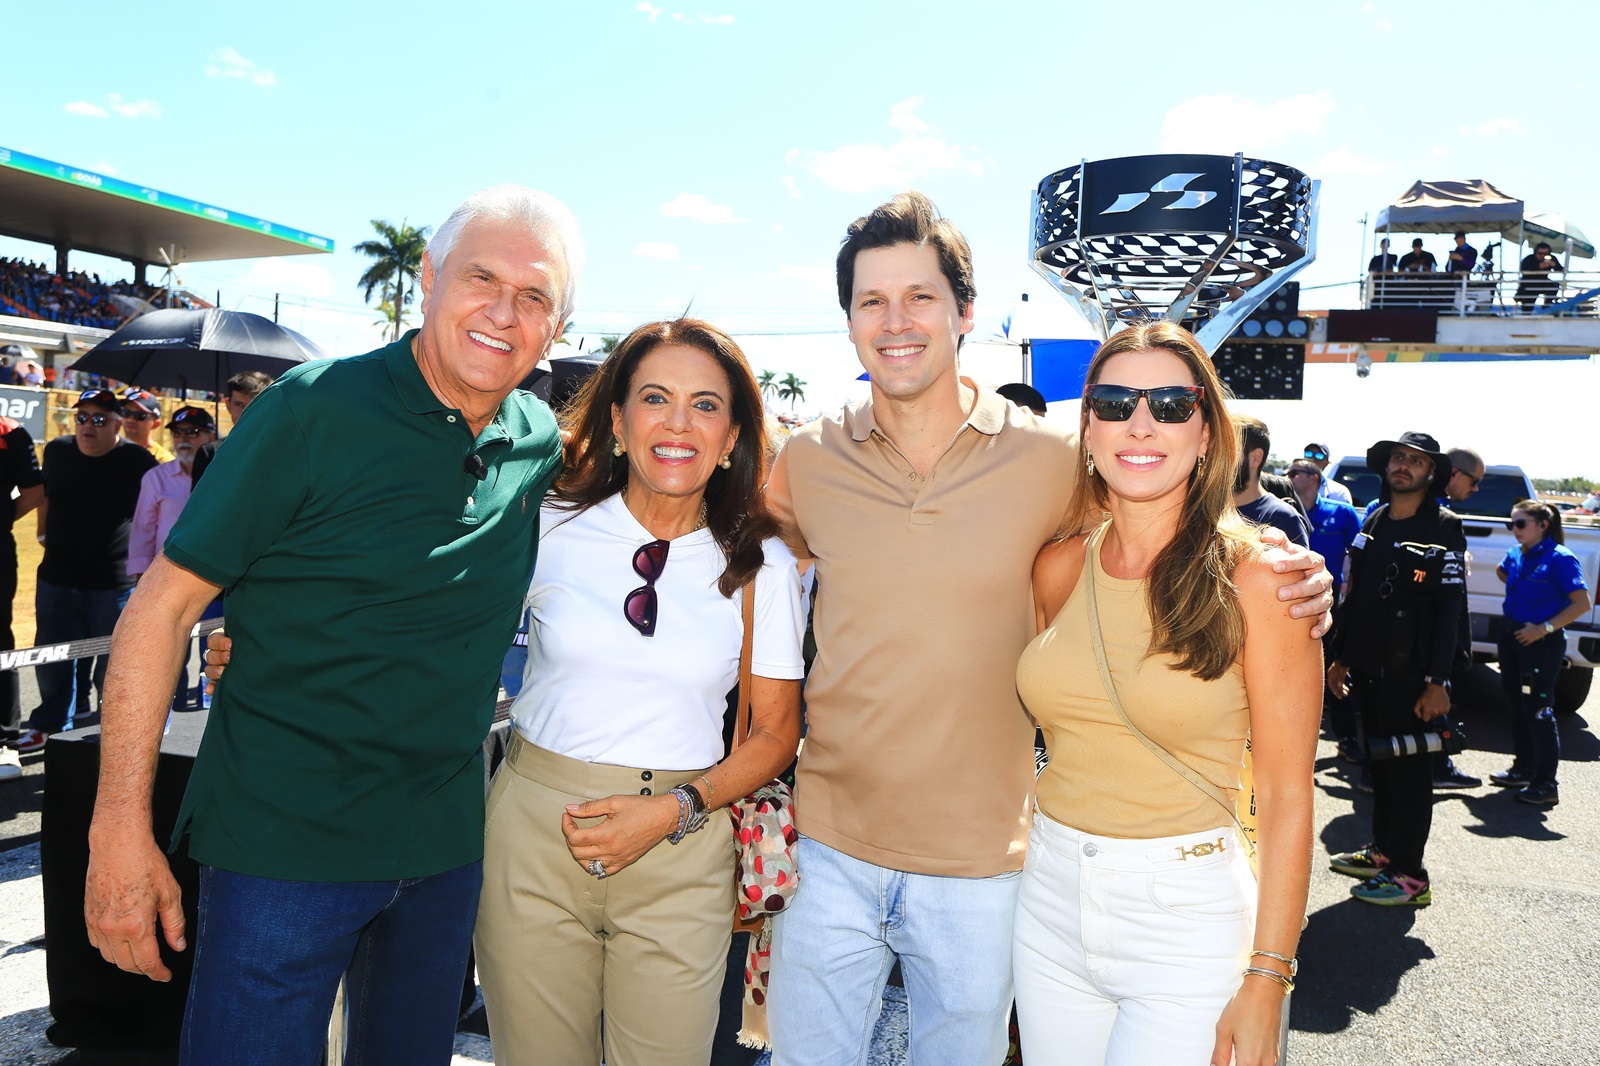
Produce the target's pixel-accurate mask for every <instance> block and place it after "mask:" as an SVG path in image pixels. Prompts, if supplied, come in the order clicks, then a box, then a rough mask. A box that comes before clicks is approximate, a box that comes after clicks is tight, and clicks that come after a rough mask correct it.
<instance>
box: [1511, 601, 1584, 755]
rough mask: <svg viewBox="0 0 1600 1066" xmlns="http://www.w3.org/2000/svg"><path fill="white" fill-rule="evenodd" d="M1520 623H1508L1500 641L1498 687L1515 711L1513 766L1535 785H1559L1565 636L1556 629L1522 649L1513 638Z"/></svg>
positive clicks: (1512, 734) (1512, 717) (1513, 717)
mask: <svg viewBox="0 0 1600 1066" xmlns="http://www.w3.org/2000/svg"><path fill="white" fill-rule="evenodd" d="M1520 625H1521V623H1519V622H1513V621H1511V619H1509V618H1508V619H1506V621H1505V628H1504V629H1503V630H1502V632H1501V636H1500V683H1501V685H1503V686H1504V688H1505V694H1506V703H1507V704H1509V705H1510V707H1511V752H1512V756H1511V766H1512V768H1513V769H1516V770H1526V771H1528V773H1530V774H1532V775H1533V783H1534V784H1536V785H1553V784H1555V783H1556V768H1557V767H1558V766H1559V765H1560V763H1561V731H1560V730H1559V729H1558V728H1557V726H1556V711H1555V688H1556V675H1557V674H1559V673H1560V672H1561V664H1562V663H1563V662H1564V661H1565V660H1566V657H1567V634H1566V631H1565V630H1562V629H1558V630H1556V631H1555V632H1554V633H1549V634H1546V635H1545V636H1544V637H1543V638H1542V639H1541V640H1539V641H1537V642H1536V643H1534V644H1532V645H1530V646H1528V647H1523V646H1522V645H1521V644H1518V643H1517V638H1515V637H1513V636H1512V635H1511V634H1512V633H1513V632H1515V631H1516V630H1517V629H1518V628H1519V626H1520Z"/></svg>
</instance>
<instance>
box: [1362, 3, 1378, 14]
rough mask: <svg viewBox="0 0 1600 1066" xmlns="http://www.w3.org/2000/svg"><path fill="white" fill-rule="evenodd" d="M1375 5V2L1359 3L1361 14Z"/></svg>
mask: <svg viewBox="0 0 1600 1066" xmlns="http://www.w3.org/2000/svg"><path fill="white" fill-rule="evenodd" d="M1377 6H1378V5H1377V4H1362V5H1361V13H1362V14H1363V15H1365V14H1366V13H1367V12H1368V11H1371V10H1372V9H1373V8H1375V7H1377Z"/></svg>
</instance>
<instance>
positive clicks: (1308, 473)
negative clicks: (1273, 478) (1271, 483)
mask: <svg viewBox="0 0 1600 1066" xmlns="http://www.w3.org/2000/svg"><path fill="white" fill-rule="evenodd" d="M1289 476H1290V477H1316V476H1317V473H1316V471H1314V470H1290V471H1289Z"/></svg>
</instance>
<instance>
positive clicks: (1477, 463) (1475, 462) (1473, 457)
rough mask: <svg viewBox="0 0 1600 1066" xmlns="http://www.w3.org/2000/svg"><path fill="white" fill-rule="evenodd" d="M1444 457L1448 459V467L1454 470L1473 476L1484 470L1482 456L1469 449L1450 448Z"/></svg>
mask: <svg viewBox="0 0 1600 1066" xmlns="http://www.w3.org/2000/svg"><path fill="white" fill-rule="evenodd" d="M1445 455H1446V456H1448V457H1449V459H1450V465H1451V466H1452V467H1453V468H1455V469H1456V470H1461V471H1465V472H1469V473H1474V474H1475V473H1477V472H1478V471H1479V470H1482V469H1484V466H1483V456H1481V455H1479V454H1478V453H1477V452H1475V451H1473V450H1472V449H1471V448H1451V449H1450V450H1449V451H1447V452H1445Z"/></svg>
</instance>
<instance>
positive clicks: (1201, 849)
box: [1178, 837, 1228, 862]
mask: <svg viewBox="0 0 1600 1066" xmlns="http://www.w3.org/2000/svg"><path fill="white" fill-rule="evenodd" d="M1222 841H1223V838H1222V837H1218V838H1217V842H1216V843H1215V844H1213V843H1211V841H1209V840H1208V841H1206V842H1205V843H1204V844H1196V845H1195V846H1194V847H1192V848H1186V847H1184V846H1183V845H1182V844H1179V845H1178V858H1180V859H1182V860H1183V861H1184V862H1188V861H1189V858H1190V856H1193V857H1194V858H1196V859H1203V858H1205V857H1206V856H1207V855H1211V854H1213V853H1215V852H1218V851H1226V850H1228V849H1227V848H1225V847H1223V846H1222Z"/></svg>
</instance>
